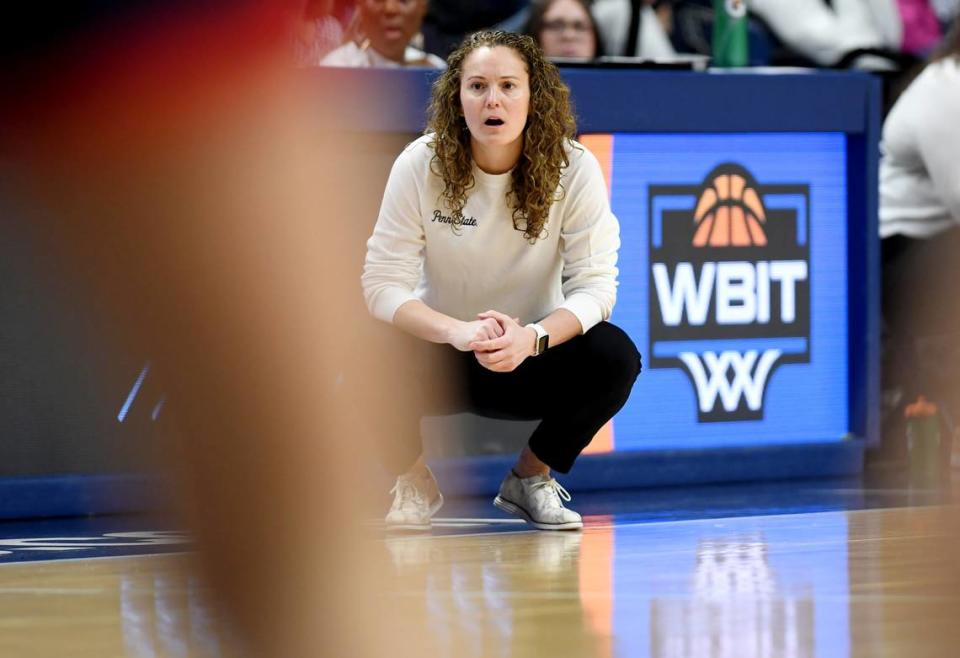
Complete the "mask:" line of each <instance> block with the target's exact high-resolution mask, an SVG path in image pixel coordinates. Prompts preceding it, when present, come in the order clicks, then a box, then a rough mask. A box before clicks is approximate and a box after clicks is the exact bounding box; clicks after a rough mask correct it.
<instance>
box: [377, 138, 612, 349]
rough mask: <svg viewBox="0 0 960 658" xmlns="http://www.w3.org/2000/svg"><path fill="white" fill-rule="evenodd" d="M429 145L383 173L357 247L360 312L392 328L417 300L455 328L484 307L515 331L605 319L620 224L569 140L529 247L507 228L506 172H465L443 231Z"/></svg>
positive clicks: (586, 325) (439, 187) (598, 179)
mask: <svg viewBox="0 0 960 658" xmlns="http://www.w3.org/2000/svg"><path fill="white" fill-rule="evenodd" d="M432 139H433V136H432V135H425V136H423V137H421V138H419V139H417V140H416V141H414V142H412V143H411V144H410V145H408V146H407V147H406V148H405V149H404V151H403V152H402V153H401V154H400V156H399V157H398V158H397V160H396V162H394V165H393V169H392V171H391V172H390V177H389V179H388V181H387V187H386V190H385V191H384V195H383V204H382V206H381V208H380V216H379V217H378V218H377V223H376V226H375V228H374V230H373V235H372V236H371V237H370V239H369V240H368V242H367V258H366V262H365V265H364V271H363V277H362V283H363V292H364V297H365V298H366V302H367V306H368V308H369V309H370V312H371V313H372V314H373V315H374V316H375V317H376V318H378V319H380V320H383V321H385V322H392V321H393V316H394V314H395V313H396V311H397V309H398V308H399V307H400V306H401V305H402V304H404V303H406V302H408V301H410V300H413V299H420V300H422V301H423V302H424V303H425V304H427V306H429V307H430V308H432V309H434V310H436V311H439V312H441V313H445V314H446V315H449V316H452V317H454V318H457V319H460V320H465V321H470V320H475V319H476V316H477V314H478V313H481V312H483V311H487V310H490V309H492V310H496V311H500V312H502V313H506V314H507V315H510V316H511V317H518V318H520V321H521V323H522V324H525V323H528V322H537V321H539V320H541V319H542V318H544V317H546V316H547V315H549V314H550V313H551V312H553V311H555V310H556V309H558V308H565V309H567V310H569V311H570V312H571V313H573V314H574V315H575V316H576V317H577V319H578V320H579V321H580V325H581V326H582V328H583V331H584V332H586V331H587V330H589V329H590V328H591V327H593V326H594V325H596V324H597V323H598V322H600V321H601V320H605V319H607V318H609V317H610V313H611V311H612V310H613V305H614V302H615V300H616V286H617V267H616V262H617V250H618V249H619V247H620V226H619V224H618V222H617V218H616V217H614V215H613V213H611V211H610V204H609V201H608V199H607V187H606V183H605V182H604V178H603V173H602V172H601V169H600V165H599V163H598V162H597V159H596V158H595V157H594V156H593V154H592V153H590V152H589V151H588V150H587V149H586V148H585V147H583V146H581V145H580V144H577V143H576V142H572V141H571V142H569V148H568V154H569V159H570V166H569V167H567V168H565V169H564V170H563V171H562V173H561V185H562V187H563V189H564V191H565V193H564V195H563V198H562V199H560V200H558V201H556V202H555V203H554V204H553V206H552V207H551V209H550V214H549V218H548V221H547V224H546V227H547V233H546V237H544V238H541V239H539V240H537V241H536V242H535V243H534V244H530V243H529V242H528V241H527V240H526V239H525V238H524V237H523V232H522V231H518V230H516V229H514V227H513V220H512V211H511V210H510V208H509V207H508V206H507V201H506V199H507V193H508V192H509V191H510V184H511V177H510V173H509V172H508V173H506V174H499V175H492V174H487V173H484V172H483V171H481V170H480V169H479V168H477V167H476V166H475V167H474V171H473V175H474V179H475V181H476V185H475V186H474V188H473V189H471V190H470V191H469V192H468V197H467V203H466V206H465V207H464V209H463V218H464V220H463V222H462V223H461V224H460V225H459V226H454V225H453V224H452V221H453V219H452V213H451V212H450V211H449V209H447V208H446V206H445V204H443V203H442V201H441V200H440V195H441V193H442V191H443V181H442V179H441V178H440V177H439V176H437V175H436V174H435V173H433V172H432V171H431V169H430V160H431V158H432V157H433V150H432V149H431V147H430V145H429V144H430V142H431V141H432Z"/></svg>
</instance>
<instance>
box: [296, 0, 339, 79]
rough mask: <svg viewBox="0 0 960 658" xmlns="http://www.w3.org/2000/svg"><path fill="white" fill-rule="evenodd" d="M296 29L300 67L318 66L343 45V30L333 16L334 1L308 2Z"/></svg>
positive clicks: (297, 59)
mask: <svg viewBox="0 0 960 658" xmlns="http://www.w3.org/2000/svg"><path fill="white" fill-rule="evenodd" d="M294 29H295V35H294V36H295V40H294V48H295V57H296V61H297V64H298V65H299V66H318V65H319V64H320V62H321V61H322V60H323V58H324V57H325V56H326V55H327V53H329V52H330V51H332V50H333V49H335V48H337V47H339V46H340V44H342V43H343V28H342V27H341V25H340V21H338V20H337V19H336V17H334V16H333V0H308V1H307V4H306V6H305V7H304V9H303V14H302V15H301V16H300V17H299V20H297V21H295V24H294Z"/></svg>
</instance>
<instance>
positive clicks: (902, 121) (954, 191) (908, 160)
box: [880, 57, 960, 238]
mask: <svg viewBox="0 0 960 658" xmlns="http://www.w3.org/2000/svg"><path fill="white" fill-rule="evenodd" d="M880 147H881V150H882V152H883V157H882V159H881V160H880V237H883V238H886V237H889V236H891V235H895V234H898V233H899V234H902V235H906V236H908V237H912V238H929V237H932V236H933V235H936V234H937V233H940V232H942V231H944V230H946V229H948V228H950V227H953V226H956V225H957V224H958V223H960V60H958V59H957V58H953V57H951V58H947V59H942V60H940V61H938V62H934V63H933V64H930V65H928V66H927V67H926V68H925V69H924V70H923V72H922V73H921V74H920V75H919V76H918V77H917V79H916V80H914V81H913V83H912V84H911V85H910V86H909V87H907V89H906V91H904V92H903V94H901V96H900V98H898V99H897V102H896V104H894V106H893V109H891V110H890V113H889V114H888V115H887V119H886V121H884V124H883V137H882V140H881V143H880Z"/></svg>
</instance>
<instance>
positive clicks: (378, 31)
mask: <svg viewBox="0 0 960 658" xmlns="http://www.w3.org/2000/svg"><path fill="white" fill-rule="evenodd" d="M357 6H358V8H359V10H360V18H361V22H362V27H363V32H364V34H365V35H366V36H367V38H368V39H370V45H371V46H373V48H374V49H375V50H376V51H377V52H379V53H380V54H381V55H384V56H385V57H388V58H389V59H393V60H396V61H403V53H404V50H406V48H407V44H408V43H410V40H411V39H412V38H413V37H414V35H415V34H416V33H417V32H419V31H420V26H421V24H422V23H423V15H424V13H426V11H427V3H426V0H361V1H360V2H359V3H358V5H357Z"/></svg>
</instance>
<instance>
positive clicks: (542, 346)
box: [537, 334, 550, 354]
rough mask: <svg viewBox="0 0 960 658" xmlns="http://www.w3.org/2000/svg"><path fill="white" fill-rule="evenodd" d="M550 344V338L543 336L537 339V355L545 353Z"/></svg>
mask: <svg viewBox="0 0 960 658" xmlns="http://www.w3.org/2000/svg"><path fill="white" fill-rule="evenodd" d="M549 343H550V336H549V335H547V334H544V335H542V336H538V337H537V354H543V353H544V352H546V351H547V345H549Z"/></svg>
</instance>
